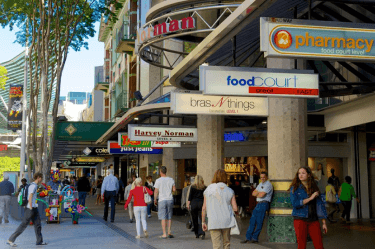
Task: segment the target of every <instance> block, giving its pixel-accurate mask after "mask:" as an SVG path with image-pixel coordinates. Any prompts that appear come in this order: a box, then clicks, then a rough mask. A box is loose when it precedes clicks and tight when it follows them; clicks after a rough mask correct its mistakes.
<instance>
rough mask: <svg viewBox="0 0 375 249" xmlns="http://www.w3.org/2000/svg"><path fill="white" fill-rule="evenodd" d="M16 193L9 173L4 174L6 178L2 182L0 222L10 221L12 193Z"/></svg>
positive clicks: (0, 190)
mask: <svg viewBox="0 0 375 249" xmlns="http://www.w3.org/2000/svg"><path fill="white" fill-rule="evenodd" d="M13 193H14V186H13V183H11V182H10V181H9V176H8V174H4V180H3V181H2V182H0V224H1V223H2V222H3V217H4V222H5V223H9V220H8V217H9V208H10V200H11V195H12V194H13Z"/></svg>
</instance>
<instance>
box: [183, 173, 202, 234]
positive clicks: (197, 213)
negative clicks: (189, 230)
mask: <svg viewBox="0 0 375 249" xmlns="http://www.w3.org/2000/svg"><path fill="white" fill-rule="evenodd" d="M205 190H206V186H205V185H204V181H203V177H202V176H200V175H197V176H196V177H195V182H194V184H193V185H191V188H190V193H189V196H188V201H187V204H186V208H187V209H188V210H189V211H190V212H191V216H192V218H193V224H194V233H195V237H196V238H197V239H198V238H199V237H200V236H201V235H202V239H204V238H205V237H206V233H205V232H204V231H203V230H202V225H201V223H202V221H201V220H200V218H201V217H202V206H203V200H204V197H203V193H204V191H205Z"/></svg>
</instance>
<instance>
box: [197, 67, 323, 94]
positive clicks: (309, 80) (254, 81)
mask: <svg viewBox="0 0 375 249" xmlns="http://www.w3.org/2000/svg"><path fill="white" fill-rule="evenodd" d="M199 89H200V90H201V91H202V92H203V94H209V95H221V96H222V95H234V96H264V97H267V96H274V97H303V98H319V76H318V74H314V71H311V70H294V69H274V68H251V67H218V66H200V67H199Z"/></svg>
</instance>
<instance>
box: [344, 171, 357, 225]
mask: <svg viewBox="0 0 375 249" xmlns="http://www.w3.org/2000/svg"><path fill="white" fill-rule="evenodd" d="M351 183H352V178H351V177H350V176H345V182H344V183H343V184H342V185H341V187H340V190H339V196H340V201H341V202H342V205H343V206H344V211H343V212H342V215H341V220H342V221H343V222H345V221H346V223H347V224H350V223H351V222H350V210H351V208H352V198H353V197H354V198H355V199H356V200H357V202H358V203H359V202H360V201H359V199H358V197H357V196H356V194H355V192H354V188H353V186H352V185H351ZM345 217H346V220H345Z"/></svg>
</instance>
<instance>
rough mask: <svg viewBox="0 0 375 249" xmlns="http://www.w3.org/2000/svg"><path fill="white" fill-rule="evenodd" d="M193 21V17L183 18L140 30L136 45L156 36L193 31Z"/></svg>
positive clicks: (194, 26)
mask: <svg viewBox="0 0 375 249" xmlns="http://www.w3.org/2000/svg"><path fill="white" fill-rule="evenodd" d="M195 28H196V25H195V19H194V18H193V17H185V18H182V19H181V20H171V21H169V22H163V23H160V24H156V25H154V26H152V25H151V24H150V25H149V26H147V27H145V28H140V29H139V30H138V33H137V45H141V44H142V43H144V42H146V41H147V40H150V39H152V38H154V37H156V36H161V35H165V34H169V33H174V32H181V31H184V30H190V29H195Z"/></svg>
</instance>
